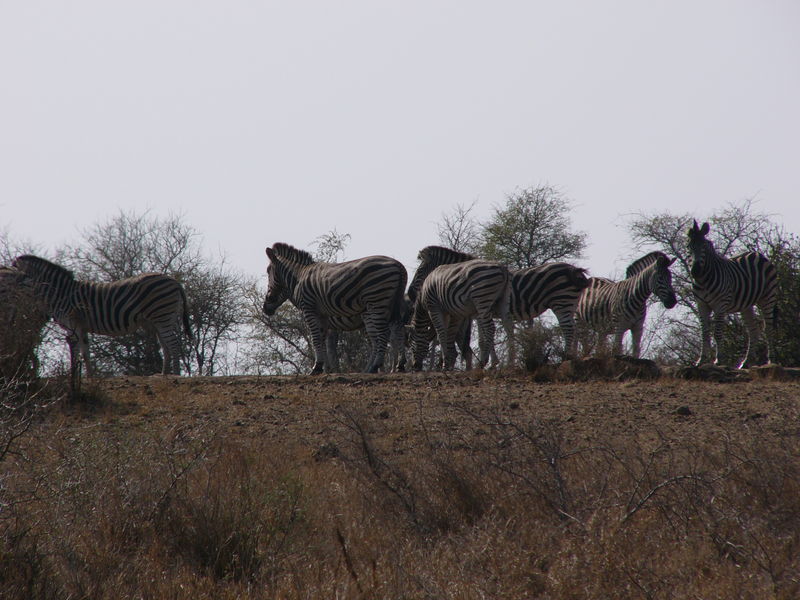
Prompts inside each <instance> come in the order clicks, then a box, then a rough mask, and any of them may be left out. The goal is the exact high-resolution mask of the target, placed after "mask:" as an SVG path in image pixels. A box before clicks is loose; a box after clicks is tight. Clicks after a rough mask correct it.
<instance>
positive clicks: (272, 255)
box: [267, 247, 275, 260]
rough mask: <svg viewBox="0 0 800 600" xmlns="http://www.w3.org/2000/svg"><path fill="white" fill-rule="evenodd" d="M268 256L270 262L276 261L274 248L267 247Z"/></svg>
mask: <svg viewBox="0 0 800 600" xmlns="http://www.w3.org/2000/svg"><path fill="white" fill-rule="evenodd" d="M267 256H268V257H269V259H270V260H275V252H274V250H273V249H272V248H269V247H267Z"/></svg>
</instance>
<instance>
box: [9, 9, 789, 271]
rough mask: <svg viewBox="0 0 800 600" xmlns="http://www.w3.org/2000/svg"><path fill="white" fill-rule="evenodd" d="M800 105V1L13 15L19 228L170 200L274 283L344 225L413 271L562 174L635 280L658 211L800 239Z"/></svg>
mask: <svg viewBox="0 0 800 600" xmlns="http://www.w3.org/2000/svg"><path fill="white" fill-rule="evenodd" d="M799 111H800V2H798V1H797V0H785V1H778V0H752V1H749V2H740V1H736V0H719V1H704V0H691V1H681V0H678V1H675V0H671V1H641V0H631V1H609V2H601V1H592V0H585V1H578V0H576V1H564V2H552V1H549V2H543V1H525V2H523V1H520V2H504V1H502V0H498V1H492V2H488V1H486V2H471V1H464V0H461V1H458V2H455V1H453V2H440V1H436V0H426V1H425V2H418V1H415V0H407V1H405V2H380V1H375V0H372V1H360V2H356V1H342V2H331V1H324V2H303V1H297V2H294V1H293V2H288V1H286V2H266V1H256V0H251V1H236V0H225V1H224V2H223V1H219V0H218V1H215V2H208V1H200V0H191V1H189V0H186V1H176V0H157V1H151V0H137V1H136V2H110V1H108V0H95V1H82V0H74V1H71V2H60V1H59V2H55V1H37V0H26V1H24V2H22V1H19V2H17V1H13V0H0V228H7V229H8V232H9V234H10V235H11V237H12V238H14V239H25V240H30V241H32V242H35V243H38V244H40V245H41V246H43V247H44V248H45V249H53V248H55V247H56V246H58V245H59V244H62V243H64V242H68V241H71V242H74V241H76V240H77V239H78V237H79V231H80V229H81V228H82V227H85V226H86V225H88V224H90V223H92V222H96V221H98V220H105V219H107V218H109V217H111V216H113V215H115V214H117V213H118V212H119V210H120V209H122V210H126V211H127V210H136V211H140V212H141V211H144V210H145V209H150V210H151V211H152V212H153V214H156V215H167V214H168V213H169V212H173V213H180V214H183V215H184V217H185V219H186V222H187V223H189V224H190V225H192V226H193V227H195V228H197V229H198V230H199V231H200V232H201V233H202V234H203V235H204V237H205V241H206V243H207V246H208V250H209V252H217V251H218V250H222V251H223V252H224V253H225V254H227V256H228V258H229V259H230V263H231V264H232V265H234V266H236V267H238V268H240V269H241V270H242V271H244V272H246V273H249V274H252V275H263V273H264V270H265V267H266V257H265V255H264V247H265V246H267V245H271V244H272V243H273V242H275V241H285V242H289V243H292V244H295V245H297V246H300V247H308V245H309V244H310V243H311V242H312V241H313V240H314V239H315V238H316V237H317V236H318V235H320V234H323V233H325V232H327V231H330V230H331V229H333V228H335V229H336V230H338V231H339V232H340V233H349V234H351V235H352V240H351V242H350V244H349V246H348V249H347V257H348V258H356V257H359V256H363V255H367V254H388V255H391V256H395V257H397V258H398V259H400V260H401V261H403V262H404V263H405V264H406V266H407V267H409V269H411V268H414V266H415V262H416V260H415V257H416V253H417V251H418V250H419V248H421V247H423V246H425V245H427V244H430V243H435V242H436V241H437V235H436V226H435V223H436V222H437V221H439V220H440V218H441V215H442V213H445V212H449V211H450V210H451V209H452V208H453V207H454V206H455V205H456V204H457V203H462V204H467V205H468V204H470V203H471V202H473V201H477V204H476V215H477V216H478V217H481V218H483V217H486V216H488V215H489V213H490V210H491V207H492V206H493V205H496V204H498V203H501V202H502V201H503V199H504V197H505V194H506V193H508V192H513V191H514V190H515V189H516V188H520V187H527V186H530V185H537V184H540V183H549V184H551V185H554V186H557V187H559V188H560V189H561V190H562V191H563V192H564V194H565V195H566V196H567V197H569V198H571V199H572V200H573V201H574V203H575V209H574V211H573V213H572V219H573V223H574V226H575V228H576V229H582V230H585V231H587V232H588V234H589V247H588V248H587V255H586V258H585V259H584V260H582V261H576V262H577V263H578V264H581V265H582V266H587V267H589V268H590V270H591V271H592V273H594V274H597V275H608V274H615V273H616V274H618V273H619V271H620V270H621V269H622V267H623V265H624V263H625V262H627V261H625V260H624V259H625V258H626V257H627V256H629V255H630V250H629V240H628V236H627V234H626V232H625V230H624V223H625V220H624V218H623V215H626V214H630V213H632V212H636V211H646V212H656V211H665V210H669V211H673V212H684V211H687V212H692V213H694V214H696V215H697V216H698V217H704V216H706V215H708V214H709V213H710V212H711V211H713V210H715V209H718V208H721V207H723V206H724V205H725V203H727V202H731V201H734V202H736V201H740V200H742V199H744V198H748V197H753V196H755V197H756V198H757V199H758V203H757V205H756V207H757V208H758V209H759V210H761V211H764V212H769V213H773V214H775V215H776V216H777V218H779V219H780V220H782V222H783V223H784V225H785V226H786V228H787V229H788V230H790V231H794V232H800V116H798V114H799Z"/></svg>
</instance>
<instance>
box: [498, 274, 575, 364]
mask: <svg viewBox="0 0 800 600" xmlns="http://www.w3.org/2000/svg"><path fill="white" fill-rule="evenodd" d="M588 286H589V279H588V278H587V277H586V269H581V268H578V267H574V266H572V265H570V264H567V263H547V264H544V265H541V266H539V267H528V268H526V269H519V270H516V271H512V272H511V304H510V307H509V314H508V319H506V321H505V322H504V323H503V325H504V327H505V330H506V336H507V337H508V340H509V363H510V364H511V365H513V364H514V344H513V334H514V323H513V321H529V320H530V319H533V318H534V317H538V316H539V315H541V314H542V313H543V312H544V311H546V310H547V309H550V310H552V311H553V313H554V314H555V315H556V318H557V319H558V324H559V326H560V327H561V330H562V332H563V333H564V351H565V356H566V357H571V356H572V355H573V354H574V352H575V347H574V346H575V310H576V309H577V306H578V300H579V299H580V297H581V294H582V293H583V290H585V289H586V288H587V287H588Z"/></svg>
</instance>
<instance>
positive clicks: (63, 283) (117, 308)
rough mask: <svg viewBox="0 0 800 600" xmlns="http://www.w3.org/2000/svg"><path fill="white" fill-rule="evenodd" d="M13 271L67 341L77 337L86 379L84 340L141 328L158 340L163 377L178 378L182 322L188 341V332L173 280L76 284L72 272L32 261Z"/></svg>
mask: <svg viewBox="0 0 800 600" xmlns="http://www.w3.org/2000/svg"><path fill="white" fill-rule="evenodd" d="M14 266H15V267H16V268H18V269H19V270H20V271H23V272H24V273H25V274H26V275H28V276H29V277H30V278H31V279H32V280H33V281H34V282H35V284H36V293H37V295H39V296H40V297H41V298H42V299H43V300H44V302H45V304H46V305H47V308H48V310H49V312H50V315H51V316H52V318H53V320H55V321H56V322H57V323H58V324H59V325H61V326H62V327H63V328H64V329H66V330H67V331H68V332H69V334H70V335H69V336H68V339H70V340H71V339H72V336H73V335H74V336H75V337H77V343H78V347H79V349H80V352H81V355H82V356H83V361H84V363H85V364H86V370H87V372H88V373H89V375H91V374H92V373H93V370H92V366H91V362H90V360H89V338H88V334H90V333H96V334H100V335H110V336H118V335H124V334H128V333H133V332H134V331H136V330H137V329H139V328H143V329H144V330H145V331H147V332H154V333H155V334H156V336H157V338H158V342H159V344H160V346H161V351H162V353H163V358H164V366H163V369H162V373H164V374H166V373H169V372H170V370H171V371H172V372H173V373H176V374H177V373H180V354H181V340H180V322H181V320H182V322H183V327H184V331H185V332H186V334H187V335H188V336H189V337H191V328H190V326H189V319H188V315H187V306H186V294H185V292H184V290H183V287H182V286H181V284H180V283H178V282H177V281H176V280H175V279H173V278H172V277H170V276H168V275H164V274H162V273H145V274H142V275H138V276H136V277H130V278H127V279H120V280H119V281H113V282H109V283H101V282H94V281H79V280H76V279H75V276H74V274H73V273H72V271H69V270H67V269H65V268H64V267H62V266H60V265H57V264H54V263H52V262H50V261H48V260H45V259H43V258H39V257H37V256H31V255H24V256H20V257H18V258H17V259H16V260H15V261H14ZM70 350H71V351H72V350H74V349H73V346H72V342H71V343H70ZM75 358H76V357H75V356H74V352H73V360H75Z"/></svg>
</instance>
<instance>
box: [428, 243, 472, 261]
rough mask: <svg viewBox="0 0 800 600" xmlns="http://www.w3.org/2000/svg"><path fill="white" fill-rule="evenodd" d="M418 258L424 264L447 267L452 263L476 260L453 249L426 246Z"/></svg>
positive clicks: (470, 255)
mask: <svg viewBox="0 0 800 600" xmlns="http://www.w3.org/2000/svg"><path fill="white" fill-rule="evenodd" d="M417 258H418V259H419V260H420V261H421V262H423V263H435V264H437V265H446V264H451V263H459V262H464V261H467V260H474V259H475V258H476V257H475V256H474V255H472V254H467V253H466V252H459V251H458V250H453V249H452V248H445V247H444V246H425V247H424V248H423V249H422V250H420V251H419V254H417Z"/></svg>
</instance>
